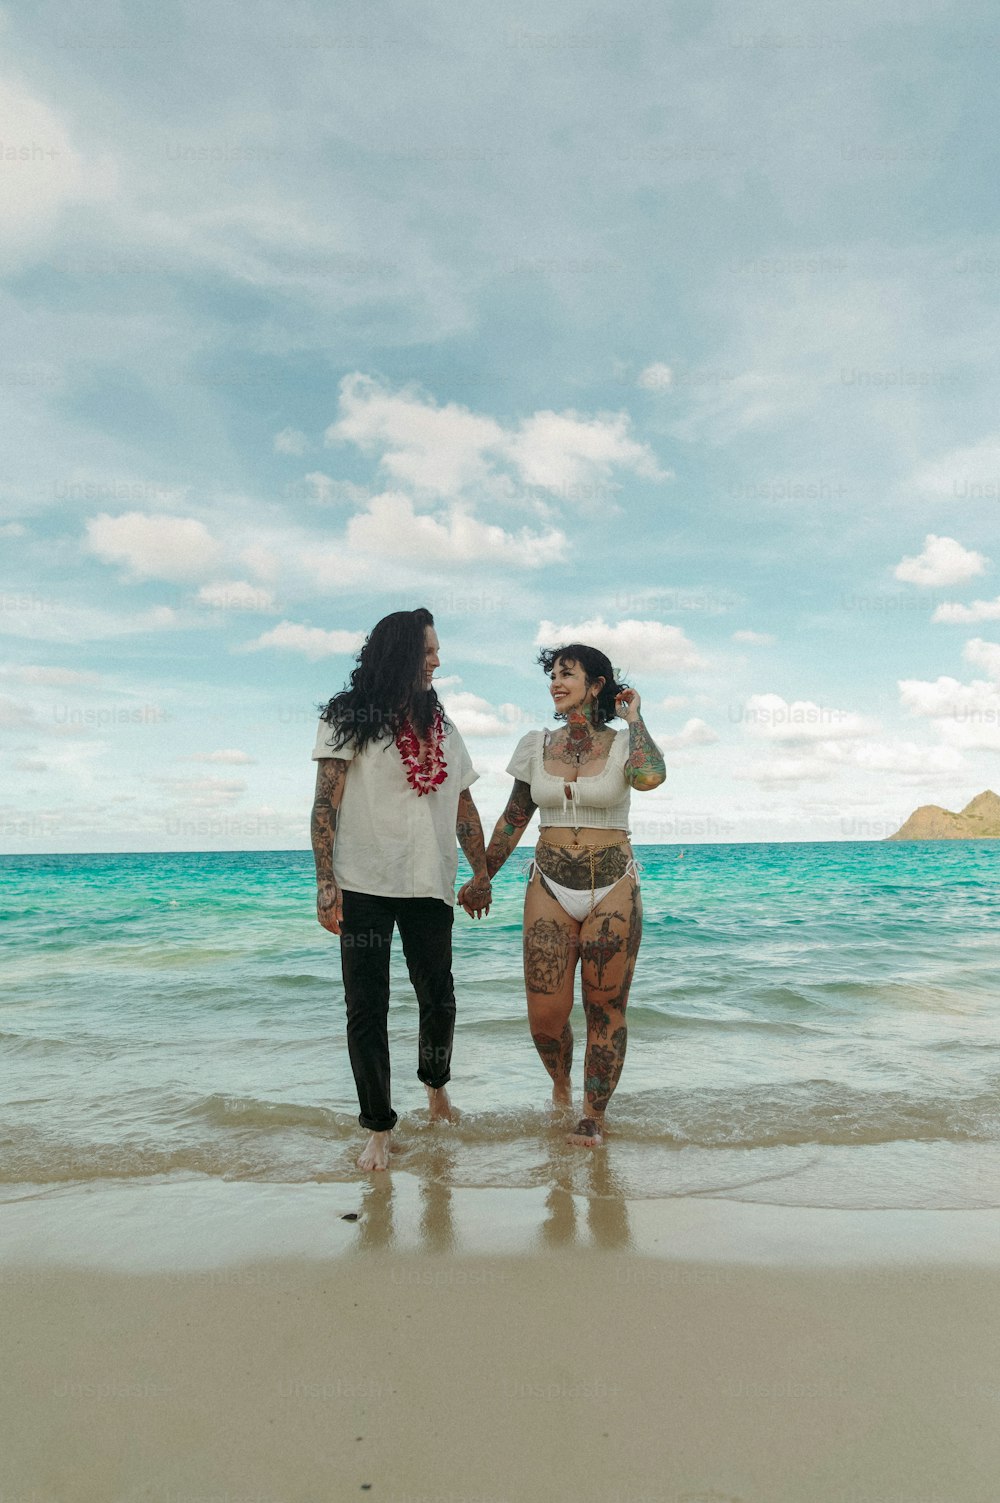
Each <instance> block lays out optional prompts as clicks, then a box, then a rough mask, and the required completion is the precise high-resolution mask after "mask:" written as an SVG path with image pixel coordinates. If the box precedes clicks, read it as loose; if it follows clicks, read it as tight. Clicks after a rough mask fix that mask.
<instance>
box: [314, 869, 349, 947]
mask: <svg viewBox="0 0 1000 1503" xmlns="http://www.w3.org/2000/svg"><path fill="white" fill-rule="evenodd" d="M316 917H317V918H318V919H319V921H320V923H321V924H322V925H323V928H324V929H329V931H330V933H331V934H339V933H340V926H341V924H342V923H343V922H344V899H343V897H342V896H341V892H340V888H339V887H338V886H337V884H336V882H335V881H333V880H332V878H331V880H330V881H329V882H320V883H319V884H318V885H317V888H316Z"/></svg>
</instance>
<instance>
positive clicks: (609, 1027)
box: [568, 878, 642, 1148]
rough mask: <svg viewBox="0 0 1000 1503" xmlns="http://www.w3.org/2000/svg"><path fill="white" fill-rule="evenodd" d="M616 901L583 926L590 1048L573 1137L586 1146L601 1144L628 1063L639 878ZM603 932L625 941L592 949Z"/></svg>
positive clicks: (639, 931)
mask: <svg viewBox="0 0 1000 1503" xmlns="http://www.w3.org/2000/svg"><path fill="white" fill-rule="evenodd" d="M609 897H610V895H609ZM615 904H616V906H615V909H614V910H613V911H611V910H609V909H604V908H602V906H601V905H600V904H598V907H597V909H596V910H595V911H594V913H593V914H591V915H590V917H589V918H588V919H586V920H584V923H583V925H582V926H581V954H582V956H583V1009H584V1012H585V1014H586V1018H587V1052H586V1057H585V1060H584V1079H583V1116H582V1118H581V1119H580V1122H579V1124H578V1125H577V1128H576V1131H575V1132H573V1133H571V1134H570V1135H569V1138H568V1141H569V1142H570V1143H576V1144H579V1145H580V1146H581V1147H586V1148H596V1147H599V1146H600V1144H601V1143H602V1142H603V1135H604V1114H605V1112H606V1111H607V1108H608V1102H609V1101H610V1100H611V1097H612V1095H613V1094H614V1091H615V1087H616V1086H617V1084H618V1082H619V1080H620V1079H621V1073H622V1068H623V1066H624V1064H625V1051H626V1048H627V1046H628V1025H627V1023H626V1017H625V1009H626V1007H627V1005H628V996H629V988H630V986H631V984H632V975H633V973H634V971H635V961H636V955H637V954H638V950H639V939H640V936H641V934H642V899H641V897H640V894H639V887H638V884H637V883H636V881H635V880H634V878H633V879H630V880H629V881H628V882H627V883H623V884H622V886H621V887H619V888H617V889H616V890H615ZM622 910H624V912H623V911H622ZM599 935H603V936H605V937H608V936H611V937H614V938H617V939H619V940H620V944H619V945H618V946H617V947H616V948H615V949H614V951H613V953H611V954H608V953H607V946H601V947H595V948H591V949H589V950H588V948H587V947H588V944H590V945H592V946H593V942H594V941H595V940H596V939H597V937H598V936H599Z"/></svg>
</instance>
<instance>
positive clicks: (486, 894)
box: [458, 875, 493, 919]
mask: <svg viewBox="0 0 1000 1503" xmlns="http://www.w3.org/2000/svg"><path fill="white" fill-rule="evenodd" d="M492 901H493V888H492V885H491V883H490V879H489V877H487V876H485V875H484V876H481V877H473V878H472V880H471V881H469V882H466V883H465V885H464V886H463V887H460V888H459V890H458V902H459V903H460V904H461V905H462V907H463V908H464V909H465V911H466V913H467V914H468V915H469V917H470V918H475V919H480V918H485V917H486V915H487V914H488V913H489V911H490V904H491V903H492Z"/></svg>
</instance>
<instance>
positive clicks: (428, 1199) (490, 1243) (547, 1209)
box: [355, 1133, 633, 1254]
mask: <svg viewBox="0 0 1000 1503" xmlns="http://www.w3.org/2000/svg"><path fill="white" fill-rule="evenodd" d="M461 1151H462V1145H461V1144H460V1143H459V1142H457V1141H456V1140H455V1139H451V1138H447V1137H444V1136H441V1137H440V1138H437V1139H436V1140H435V1141H434V1142H433V1143H424V1144H422V1145H421V1152H420V1154H419V1155H417V1154H414V1153H409V1154H407V1155H406V1168H405V1170H404V1169H403V1168H402V1165H401V1164H400V1163H399V1162H398V1160H396V1161H394V1164H393V1168H392V1170H390V1172H389V1173H388V1174H384V1175H383V1174H377V1175H371V1176H367V1177H366V1178H365V1179H364V1180H363V1181H362V1182H361V1183H360V1184H359V1186H358V1189H359V1192H360V1199H359V1204H358V1213H359V1214H358V1224H357V1241H356V1243H355V1247H356V1249H357V1250H358V1251H361V1250H375V1249H378V1250H380V1251H407V1252H430V1253H437V1254H444V1253H462V1252H468V1251H470V1250H472V1249H475V1250H477V1251H488V1250H490V1249H491V1248H495V1250H496V1251H498V1252H500V1251H505V1250H508V1249H509V1248H510V1247H511V1240H512V1238H513V1239H514V1240H516V1242H517V1244H518V1246H520V1247H521V1248H525V1247H531V1246H534V1247H537V1248H551V1249H556V1248H558V1249H561V1250H562V1249H567V1248H569V1249H572V1248H602V1249H604V1250H614V1249H627V1248H630V1247H632V1245H633V1237H632V1230H631V1226H630V1221H629V1202H628V1200H627V1198H626V1194H625V1185H624V1182H623V1180H622V1177H621V1175H620V1174H618V1173H617V1172H616V1169H615V1164H614V1150H613V1148H612V1147H610V1146H606V1147H604V1148H601V1149H597V1150H594V1151H590V1150H583V1151H581V1150H580V1149H578V1148H571V1147H569V1146H568V1145H567V1144H566V1143H565V1140H564V1137H563V1135H562V1134H561V1133H554V1134H553V1136H552V1138H551V1140H550V1141H549V1142H548V1144H547V1146H546V1149H545V1152H544V1155H543V1157H542V1159H541V1160H540V1162H539V1163H538V1164H537V1165H536V1171H535V1172H536V1189H535V1190H534V1191H521V1192H519V1195H518V1197H517V1198H516V1199H508V1198H506V1192H505V1191H503V1190H496V1191H490V1190H489V1189H480V1190H478V1191H477V1192H475V1194H476V1196H477V1199H478V1200H479V1201H482V1199H483V1198H484V1197H489V1198H490V1201H491V1205H492V1207H494V1208H495V1214H494V1215H492V1216H491V1215H489V1214H487V1215H485V1216H484V1215H483V1214H482V1211H480V1213H479V1214H478V1215H476V1216H475V1217H474V1218H470V1217H469V1214H468V1209H467V1207H466V1208H465V1212H464V1214H458V1215H457V1216H456V1200H457V1201H458V1204H459V1206H463V1205H464V1202H463V1193H462V1188H463V1187H454V1181H455V1177H456V1172H457V1169H458V1167H459V1165H460V1156H461ZM401 1157H402V1155H400V1158H401ZM515 1206H516V1208H517V1213H518V1214H517V1219H516V1224H515V1221H514V1220H513V1219H512V1217H511V1215H510V1214H509V1212H512V1211H513V1210H514V1208H515Z"/></svg>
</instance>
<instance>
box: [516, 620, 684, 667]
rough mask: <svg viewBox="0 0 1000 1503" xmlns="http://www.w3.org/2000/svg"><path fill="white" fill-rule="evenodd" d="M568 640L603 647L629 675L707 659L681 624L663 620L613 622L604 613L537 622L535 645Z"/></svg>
mask: <svg viewBox="0 0 1000 1503" xmlns="http://www.w3.org/2000/svg"><path fill="white" fill-rule="evenodd" d="M566 642H583V643H585V644H586V645H587V646H589V647H598V648H600V650H601V651H602V652H603V653H606V654H607V656H608V657H609V658H610V659H611V663H612V666H613V667H615V668H619V669H621V670H622V672H623V673H624V674H625V675H626V676H628V675H630V674H633V673H635V674H643V673H673V672H675V671H677V670H680V669H686V668H703V667H704V666H705V660H704V659H703V658H702V657H701V655H700V654H699V652H698V649H697V648H696V647H695V645H694V643H693V642H692V641H691V639H690V638H689V637H687V636H686V635H685V633H684V632H683V631H682V630H681V628H680V627H679V626H666V625H664V623H663V622H662V621H619V622H618V623H617V624H616V625H613V626H612V625H611V624H610V623H609V622H607V621H605V620H604V619H603V617H601V616H595V617H593V618H592V619H591V620H589V621H580V622H577V623H574V624H569V625H562V626H558V625H556V623H555V622H554V621H540V622H539V623H538V634H537V635H536V637H535V646H536V647H550V648H551V647H558V646H560V645H561V644H563V643H566Z"/></svg>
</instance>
